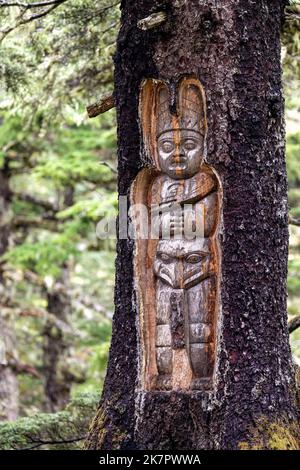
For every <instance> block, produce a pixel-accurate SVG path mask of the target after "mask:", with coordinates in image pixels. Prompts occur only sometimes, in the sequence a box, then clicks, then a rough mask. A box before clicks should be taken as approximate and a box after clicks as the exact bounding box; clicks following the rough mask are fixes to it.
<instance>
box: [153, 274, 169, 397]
mask: <svg viewBox="0 0 300 470" xmlns="http://www.w3.org/2000/svg"><path fill="white" fill-rule="evenodd" d="M170 294H171V289H170V288H169V287H167V286H166V285H164V284H163V283H162V282H160V281H158V283H157V293H156V298H157V302H156V364H157V370H158V378H157V388H158V389H161V390H170V389H171V383H172V380H171V376H172V358H173V355H172V341H171V325H170V319H171V307H170Z"/></svg>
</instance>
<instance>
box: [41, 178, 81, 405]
mask: <svg viewBox="0 0 300 470" xmlns="http://www.w3.org/2000/svg"><path fill="white" fill-rule="evenodd" d="M63 204H64V207H70V206H72V204H74V189H73V187H71V186H67V187H66V188H65V190H64V200H63ZM68 278H69V273H68V268H67V267H64V268H63V269H62V275H61V279H59V280H58V281H57V282H56V283H55V285H54V287H53V288H52V289H50V290H49V291H48V292H47V301H48V305H47V310H48V312H49V313H50V314H52V315H55V317H56V318H57V319H58V320H59V321H62V322H64V323H65V324H68V323H69V316H70V312H71V299H70V296H69V294H68V284H69V279H68ZM43 337H44V345H43V368H44V392H45V410H46V411H48V412H55V411H59V410H62V409H64V408H65V406H66V405H67V404H68V402H69V400H70V393H71V388H72V383H73V381H74V376H73V375H72V374H71V372H70V371H69V364H68V357H69V355H70V345H69V342H68V340H67V339H66V336H65V334H64V332H63V331H62V329H60V328H59V327H58V326H57V325H54V324H53V322H52V321H51V320H49V321H47V323H46V325H45V328H44V331H43Z"/></svg>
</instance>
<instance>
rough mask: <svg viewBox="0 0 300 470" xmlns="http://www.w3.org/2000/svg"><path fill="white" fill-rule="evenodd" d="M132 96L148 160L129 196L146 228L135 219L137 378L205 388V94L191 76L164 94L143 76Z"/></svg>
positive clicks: (212, 225)
mask: <svg viewBox="0 0 300 470" xmlns="http://www.w3.org/2000/svg"><path fill="white" fill-rule="evenodd" d="M140 100H141V101H140V114H141V122H142V127H143V129H142V130H143V138H144V144H145V150H146V152H147V154H148V158H149V159H150V161H151V163H152V165H151V166H152V168H151V169H144V170H142V171H141V172H140V173H139V175H138V176H137V178H136V180H135V182H134V184H133V188H132V204H134V205H135V204H139V205H140V204H143V205H144V206H146V207H147V215H148V221H150V222H149V226H148V230H147V235H148V236H145V225H144V226H143V223H144V224H145V223H146V222H145V220H144V221H141V220H140V221H139V223H137V221H136V220H135V224H136V226H135V229H136V238H137V240H136V254H135V280H136V289H137V293H138V300H139V321H140V333H141V337H140V343H141V370H140V377H141V384H140V385H141V387H142V388H145V389H148V390H172V389H183V390H189V389H196V390H198V389H206V388H209V387H211V384H212V379H213V373H214V364H215V356H216V354H215V350H216V328H217V320H218V308H219V302H218V299H219V282H220V279H219V273H220V266H219V262H220V261H219V250H218V229H219V225H220V205H221V188H220V185H219V180H218V177H217V175H216V173H215V172H214V170H213V169H212V168H210V167H209V166H208V165H207V164H206V163H205V162H204V154H205V137H206V130H207V124H206V110H205V97H204V92H203V89H202V86H201V84H200V82H199V81H198V80H196V79H194V78H190V77H189V78H183V79H182V80H181V81H180V82H179V83H178V84H177V88H176V90H175V91H174V90H172V92H171V91H170V88H169V86H168V85H167V84H166V83H164V82H161V81H155V80H147V81H145V83H144V84H143V87H142V90H141V95H140ZM153 167H154V168H153ZM139 207H140V206H139ZM142 233H143V236H142Z"/></svg>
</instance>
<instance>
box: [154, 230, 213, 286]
mask: <svg viewBox="0 0 300 470" xmlns="http://www.w3.org/2000/svg"><path fill="white" fill-rule="evenodd" d="M210 249H211V242H210V240H209V239H201V240H195V241H193V240H184V241H183V240H174V239H173V240H161V241H159V242H158V245H157V252H156V257H155V262H154V273H155V275H156V276H157V277H158V278H159V279H160V280H161V281H162V282H164V283H165V284H168V285H169V286H170V287H172V288H173V289H190V288H191V287H193V286H195V285H196V284H199V283H200V282H201V281H203V280H204V279H206V278H207V277H209V276H210V274H211V273H210V260H211V256H210Z"/></svg>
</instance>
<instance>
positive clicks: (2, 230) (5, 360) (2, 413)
mask: <svg viewBox="0 0 300 470" xmlns="http://www.w3.org/2000/svg"><path fill="white" fill-rule="evenodd" d="M10 199H11V194H10V189H9V174H8V170H7V169H6V168H4V169H2V170H0V256H2V255H3V254H4V253H5V252H6V250H7V248H8V244H9V236H10V222H11V211H10ZM6 304H7V293H6V286H5V279H4V276H3V271H2V268H1V265H0V420H9V421H12V420H14V419H16V418H17V417H18V413H19V385H18V379H17V375H16V373H15V371H14V369H13V368H12V367H11V364H12V363H13V362H14V360H15V359H16V356H17V348H16V337H15V333H14V329H13V325H12V321H11V318H10V316H9V314H8V313H7V312H5V306H6Z"/></svg>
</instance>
